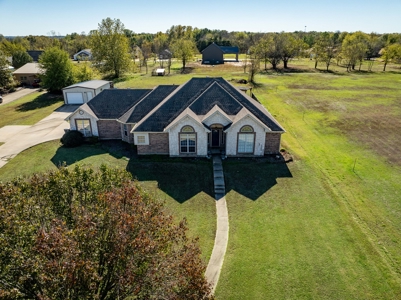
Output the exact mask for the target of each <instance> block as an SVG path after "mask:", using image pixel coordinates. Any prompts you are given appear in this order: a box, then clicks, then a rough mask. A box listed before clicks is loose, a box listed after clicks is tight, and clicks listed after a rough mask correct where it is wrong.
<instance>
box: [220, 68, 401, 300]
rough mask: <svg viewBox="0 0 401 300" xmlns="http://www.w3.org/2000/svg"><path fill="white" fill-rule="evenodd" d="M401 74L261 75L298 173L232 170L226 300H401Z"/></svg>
mask: <svg viewBox="0 0 401 300" xmlns="http://www.w3.org/2000/svg"><path fill="white" fill-rule="evenodd" d="M400 79H401V77H400V74H391V73H386V74H383V73H379V74H363V75H362V74H349V75H332V74H319V73H306V74H305V73H304V74H296V75H295V74H286V75H268V76H266V75H265V76H259V77H257V81H258V82H259V83H260V88H259V89H257V90H256V91H255V94H256V95H257V96H258V99H259V100H260V101H261V102H262V103H263V104H264V105H265V106H266V107H268V109H269V110H270V111H271V112H272V114H273V115H275V116H276V118H277V119H278V120H279V121H280V122H281V124H282V125H283V126H284V128H286V130H287V133H286V134H285V135H284V136H283V147H285V148H286V149H287V150H289V151H290V152H291V153H292V154H293V155H294V157H295V161H294V162H292V163H289V164H288V171H289V172H290V173H291V177H290V176H288V175H289V174H288V172H287V171H286V170H285V172H283V171H282V170H281V169H278V168H275V166H274V165H265V164H257V163H254V162H247V163H243V164H241V163H238V162H235V163H234V162H230V161H228V162H226V163H225V165H224V168H225V175H226V181H227V185H228V187H227V188H226V189H227V190H229V193H228V195H227V202H228V211H229V221H230V238H229V245H228V252H227V256H226V260H225V263H224V266H223V271H222V277H221V281H220V282H219V285H218V288H217V298H218V299H399V298H400V296H401V276H400V271H401V245H400V241H401V218H400V217H401V201H400V191H401V167H400V165H401V161H400V159H399V158H398V157H397V155H396V153H397V152H396V150H397V149H400V145H401V144H400V143H401V141H400V139H399V138H398V139H395V137H396V136H398V137H399V131H398V130H399V128H400V127H399V126H398V124H399V121H398V120H399V119H400V115H401V110H400V109H399V108H400V103H399V95H400V94H401V87H400V86H399V81H400ZM384 87H385V88H384ZM375 118H378V119H379V120H375ZM376 131H378V132H376ZM355 159H356V161H355ZM354 164H355V169H354ZM244 174H246V176H245V178H244ZM263 186H264V187H265V188H263ZM263 190H265V192H264V193H262V192H263ZM250 191H256V192H253V193H252V192H250Z"/></svg>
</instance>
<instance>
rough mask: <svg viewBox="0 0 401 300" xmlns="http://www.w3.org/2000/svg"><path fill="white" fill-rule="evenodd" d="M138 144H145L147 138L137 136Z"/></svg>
mask: <svg viewBox="0 0 401 300" xmlns="http://www.w3.org/2000/svg"><path fill="white" fill-rule="evenodd" d="M137 142H138V144H145V142H146V140H145V136H144V135H138V136H137Z"/></svg>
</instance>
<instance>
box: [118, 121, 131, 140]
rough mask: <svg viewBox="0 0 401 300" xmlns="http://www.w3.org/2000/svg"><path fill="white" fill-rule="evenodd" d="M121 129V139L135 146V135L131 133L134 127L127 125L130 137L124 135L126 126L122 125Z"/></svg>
mask: <svg viewBox="0 0 401 300" xmlns="http://www.w3.org/2000/svg"><path fill="white" fill-rule="evenodd" d="M120 126H121V127H120V128H121V138H122V140H123V141H124V142H127V143H130V144H133V143H134V135H133V134H132V133H131V129H132V125H131V124H127V133H128V135H125V134H124V124H120Z"/></svg>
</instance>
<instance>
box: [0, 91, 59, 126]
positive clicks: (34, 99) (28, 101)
mask: <svg viewBox="0 0 401 300" xmlns="http://www.w3.org/2000/svg"><path fill="white" fill-rule="evenodd" d="M63 104H64V102H63V97H62V96H60V95H52V94H49V93H45V92H33V93H32V94H29V95H27V96H24V97H22V98H20V99H18V100H16V101H13V102H10V103H7V104H2V105H1V106H0V116H1V118H0V128H1V127H3V126H6V125H33V124H35V123H37V122H38V121H40V120H42V119H43V118H45V117H47V116H48V115H50V114H51V113H52V112H53V111H54V110H55V109H57V108H58V107H60V106H62V105H63Z"/></svg>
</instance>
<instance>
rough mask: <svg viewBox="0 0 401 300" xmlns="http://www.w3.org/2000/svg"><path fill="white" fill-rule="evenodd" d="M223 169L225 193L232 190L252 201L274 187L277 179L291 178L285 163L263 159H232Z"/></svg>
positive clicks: (226, 162)
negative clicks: (269, 161)
mask: <svg viewBox="0 0 401 300" xmlns="http://www.w3.org/2000/svg"><path fill="white" fill-rule="evenodd" d="M223 167H224V176H225V181H226V193H228V192H229V191H231V190H233V191H236V192H237V193H239V194H241V195H243V196H245V197H247V198H249V199H251V200H254V201H255V200H257V199H259V197H260V196H262V195H263V194H264V193H266V192H267V191H268V190H270V189H271V188H272V187H273V186H275V185H276V184H277V178H292V174H291V172H290V170H289V169H288V167H287V164H286V163H284V162H280V163H268V162H266V160H265V159H263V158H262V159H243V158H241V159H235V158H232V159H228V160H227V161H225V162H224V164H223Z"/></svg>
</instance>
